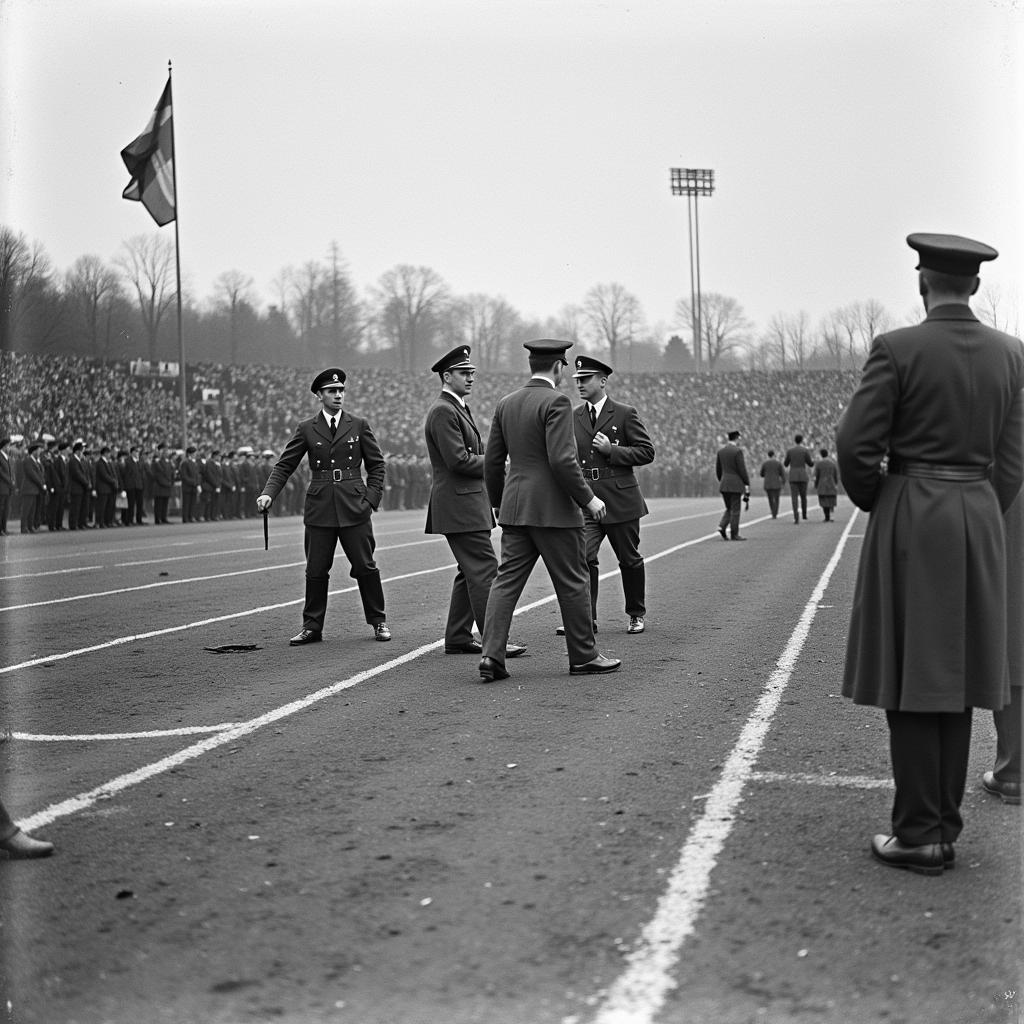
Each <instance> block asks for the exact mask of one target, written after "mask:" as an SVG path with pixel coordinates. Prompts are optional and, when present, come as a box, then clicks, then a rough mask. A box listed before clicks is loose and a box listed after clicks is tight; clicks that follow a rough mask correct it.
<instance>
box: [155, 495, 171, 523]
mask: <svg viewBox="0 0 1024 1024" xmlns="http://www.w3.org/2000/svg"><path fill="white" fill-rule="evenodd" d="M170 503H171V498H170V495H156V494H154V495H153V522H154V523H166V522H167V506H168V505H170Z"/></svg>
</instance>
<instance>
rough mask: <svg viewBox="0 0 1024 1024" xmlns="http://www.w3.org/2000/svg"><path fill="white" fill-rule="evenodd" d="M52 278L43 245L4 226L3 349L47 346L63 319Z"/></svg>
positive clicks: (0, 257)
mask: <svg viewBox="0 0 1024 1024" xmlns="http://www.w3.org/2000/svg"><path fill="white" fill-rule="evenodd" d="M52 277H53V271H52V268H51V265H50V259H49V257H48V256H47V255H46V251H45V250H44V249H43V246H42V244H41V243H39V242H33V243H29V241H28V240H27V239H26V238H25V236H24V234H21V233H15V232H14V231H13V230H12V229H10V228H7V227H3V226H0V350H6V351H10V350H13V349H15V348H18V347H20V348H23V349H37V350H38V349H42V348H45V347H47V344H48V343H49V341H50V340H51V339H52V337H53V334H54V332H55V331H56V329H57V326H58V325H59V322H60V319H61V317H62V316H63V302H62V301H61V299H62V297H61V296H59V295H55V294H54V290H53V287H52Z"/></svg>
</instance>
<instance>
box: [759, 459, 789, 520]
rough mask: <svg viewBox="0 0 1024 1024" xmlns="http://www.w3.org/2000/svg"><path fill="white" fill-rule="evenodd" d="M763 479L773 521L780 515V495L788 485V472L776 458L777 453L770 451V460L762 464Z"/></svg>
mask: <svg viewBox="0 0 1024 1024" xmlns="http://www.w3.org/2000/svg"><path fill="white" fill-rule="evenodd" d="M760 472H761V477H762V479H763V480H764V493H765V495H766V496H767V498H768V511H769V512H771V514H772V519H777V518H778V515H779V495H780V494H781V493H782V488H783V486H784V485H785V483H786V470H785V468H784V467H783V465H782V463H781V462H779V460H778V459H777V458H775V451H774V449H772V448H769V449H768V458H767V459H765V460H764V462H762V463H761V470H760Z"/></svg>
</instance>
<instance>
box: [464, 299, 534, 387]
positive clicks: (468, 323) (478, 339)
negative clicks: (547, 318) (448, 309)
mask: <svg viewBox="0 0 1024 1024" xmlns="http://www.w3.org/2000/svg"><path fill="white" fill-rule="evenodd" d="M452 320H453V333H455V334H456V335H458V337H460V338H461V339H462V340H463V341H465V343H466V344H467V345H469V346H470V347H471V348H472V350H473V361H474V362H476V363H479V365H480V366H482V367H484V368H486V369H489V370H493V369H497V368H499V367H508V366H509V364H510V358H509V356H510V350H511V347H512V343H513V340H514V339H515V337H516V336H517V335H518V334H519V333H520V330H521V325H522V321H521V320H520V317H519V314H518V312H517V311H516V310H515V309H514V308H513V307H512V306H511V305H509V303H508V302H506V301H505V300H504V299H502V298H493V297H492V296H489V295H468V296H466V297H465V298H462V299H458V300H457V301H456V302H455V303H454V304H453V306H452Z"/></svg>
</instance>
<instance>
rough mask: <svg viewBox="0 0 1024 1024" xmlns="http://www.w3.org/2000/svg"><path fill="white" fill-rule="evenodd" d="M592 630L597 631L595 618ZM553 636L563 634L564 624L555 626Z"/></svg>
mask: <svg viewBox="0 0 1024 1024" xmlns="http://www.w3.org/2000/svg"><path fill="white" fill-rule="evenodd" d="M594 632H595V633H596V632H597V619H594ZM555 636H565V626H556V627H555Z"/></svg>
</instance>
